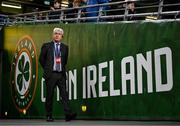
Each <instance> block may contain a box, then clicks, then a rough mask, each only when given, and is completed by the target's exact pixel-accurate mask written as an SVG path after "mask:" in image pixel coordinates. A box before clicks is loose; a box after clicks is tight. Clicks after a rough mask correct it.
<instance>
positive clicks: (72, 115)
mask: <svg viewBox="0 0 180 126" xmlns="http://www.w3.org/2000/svg"><path fill="white" fill-rule="evenodd" d="M76 116H77V113H75V112H72V113H70V114H67V115H66V121H71V120H73V119H75V118H76Z"/></svg>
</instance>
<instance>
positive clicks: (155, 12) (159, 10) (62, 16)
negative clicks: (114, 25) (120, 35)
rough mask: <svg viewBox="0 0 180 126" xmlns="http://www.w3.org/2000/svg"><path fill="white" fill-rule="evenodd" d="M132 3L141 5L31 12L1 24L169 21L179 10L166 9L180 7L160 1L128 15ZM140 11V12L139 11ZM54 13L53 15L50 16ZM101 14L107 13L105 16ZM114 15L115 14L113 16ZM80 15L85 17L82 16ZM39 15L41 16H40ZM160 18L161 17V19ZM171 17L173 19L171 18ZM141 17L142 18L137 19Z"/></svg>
mask: <svg viewBox="0 0 180 126" xmlns="http://www.w3.org/2000/svg"><path fill="white" fill-rule="evenodd" d="M132 2H134V3H135V4H137V5H140V4H142V3H141V2H145V1H139V0H125V1H119V2H111V3H103V4H97V5H89V6H82V7H75V8H64V9H57V10H54V11H53V10H47V11H40V12H32V13H25V14H17V15H8V16H4V18H5V20H4V21H3V22H2V21H0V22H1V24H2V23H4V24H5V25H14V24H22V23H48V22H49V23H50V22H60V23H78V22H89V21H90V22H92V20H93V22H105V21H108V22H109V21H110V22H114V21H126V20H129V18H130V17H133V20H144V19H145V18H146V16H156V17H157V20H158V19H162V18H164V19H169V18H174V19H175V18H179V15H180V10H178V9H177V10H176V11H174V10H170V11H164V8H166V7H173V6H180V3H172V4H164V3H163V2H164V0H160V1H158V2H157V4H155V3H153V5H152V4H151V5H150V4H149V5H147V4H146V5H144V6H137V7H135V11H136V13H133V14H132V13H129V10H130V9H129V8H128V4H129V3H132ZM118 5H121V7H120V8H113V6H118ZM103 7H111V9H107V10H103ZM87 8H99V9H98V10H96V11H90V12H84V10H85V9H87ZM146 9H152V10H151V11H148V12H147V11H145V10H146ZM139 10H141V11H139ZM52 13H54V14H52ZM92 13H96V15H95V16H87V15H88V14H92ZM102 13H108V14H106V15H104V14H102ZM114 13H116V14H114ZM82 14H84V15H86V16H82ZM40 15H41V16H40ZM161 16H162V17H161ZM172 16H173V17H172ZM57 17H58V18H57ZM139 17H143V18H139Z"/></svg>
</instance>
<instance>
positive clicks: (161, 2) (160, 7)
mask: <svg viewBox="0 0 180 126" xmlns="http://www.w3.org/2000/svg"><path fill="white" fill-rule="evenodd" d="M163 3H164V0H159V7H158V19H161V13H162V10H163Z"/></svg>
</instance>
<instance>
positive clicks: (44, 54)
mask: <svg viewBox="0 0 180 126" xmlns="http://www.w3.org/2000/svg"><path fill="white" fill-rule="evenodd" d="M60 50H61V65H62V73H63V75H64V77H66V64H67V60H68V46H67V45H65V44H63V43H61V46H60ZM39 62H40V64H41V66H42V67H43V70H44V74H43V77H44V78H45V79H48V78H49V77H51V74H52V72H53V65H54V42H53V41H51V42H48V43H44V44H43V45H42V48H41V53H40V56H39Z"/></svg>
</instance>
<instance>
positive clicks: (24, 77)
mask: <svg viewBox="0 0 180 126" xmlns="http://www.w3.org/2000/svg"><path fill="white" fill-rule="evenodd" d="M37 75H38V60H37V55H36V48H35V45H34V42H33V40H32V38H31V37H30V36H24V37H22V38H21V39H20V40H19V41H18V44H17V46H16V51H15V53H14V56H13V61H12V65H11V90H12V98H13V101H14V104H15V106H16V108H17V109H18V110H19V111H20V112H23V111H26V110H27V109H28V108H29V107H30V106H31V103H32V101H33V98H34V95H35V91H36V83H37V78H38V76H37Z"/></svg>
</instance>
